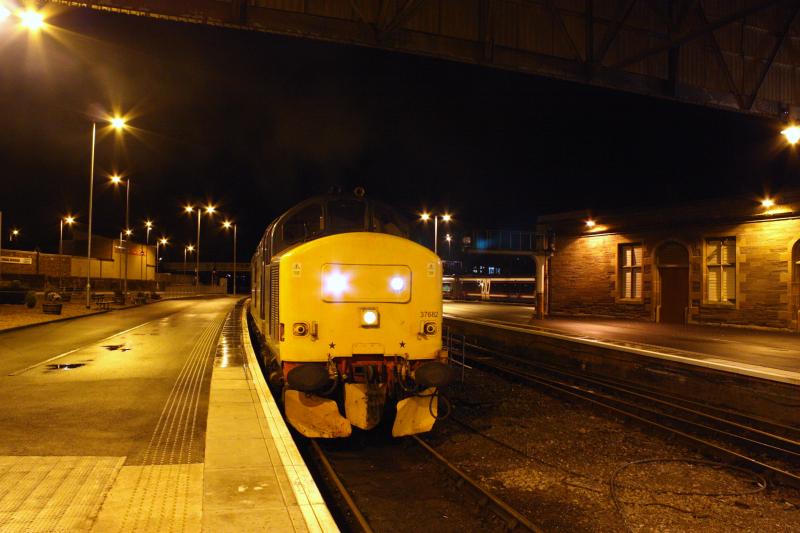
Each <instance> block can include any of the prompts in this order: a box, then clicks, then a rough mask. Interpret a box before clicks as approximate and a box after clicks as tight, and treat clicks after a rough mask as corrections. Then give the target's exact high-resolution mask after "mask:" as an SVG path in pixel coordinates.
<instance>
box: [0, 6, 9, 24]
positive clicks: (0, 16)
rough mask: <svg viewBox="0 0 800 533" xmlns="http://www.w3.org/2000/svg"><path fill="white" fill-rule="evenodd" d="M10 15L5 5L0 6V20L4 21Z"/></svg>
mask: <svg viewBox="0 0 800 533" xmlns="http://www.w3.org/2000/svg"><path fill="white" fill-rule="evenodd" d="M10 16H11V11H9V10H8V8H7V7H5V6H0V22H5V20H6V19H8V17H10Z"/></svg>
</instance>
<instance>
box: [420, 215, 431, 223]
mask: <svg viewBox="0 0 800 533" xmlns="http://www.w3.org/2000/svg"><path fill="white" fill-rule="evenodd" d="M419 218H420V219H421V220H422V221H423V222H427V221H429V220H430V219H431V215H430V213H422V214H421V215H420V216H419Z"/></svg>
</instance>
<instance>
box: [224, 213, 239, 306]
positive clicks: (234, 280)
mask: <svg viewBox="0 0 800 533" xmlns="http://www.w3.org/2000/svg"><path fill="white" fill-rule="evenodd" d="M231 226H232V227H233V295H234V296H236V223H235V222H231V221H230V220H226V221H225V222H223V223H222V227H223V228H225V229H226V230H227V229H231Z"/></svg>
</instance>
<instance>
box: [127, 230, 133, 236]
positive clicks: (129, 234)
mask: <svg viewBox="0 0 800 533" xmlns="http://www.w3.org/2000/svg"><path fill="white" fill-rule="evenodd" d="M125 235H127V236H128V237H130V236H131V235H133V230H132V229H126V230H125Z"/></svg>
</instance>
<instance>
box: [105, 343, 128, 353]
mask: <svg viewBox="0 0 800 533" xmlns="http://www.w3.org/2000/svg"><path fill="white" fill-rule="evenodd" d="M103 348H105V349H106V350H108V351H109V352H115V351H117V350H119V351H120V352H127V351H130V348H125V345H124V344H106V345H105V346H103Z"/></svg>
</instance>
